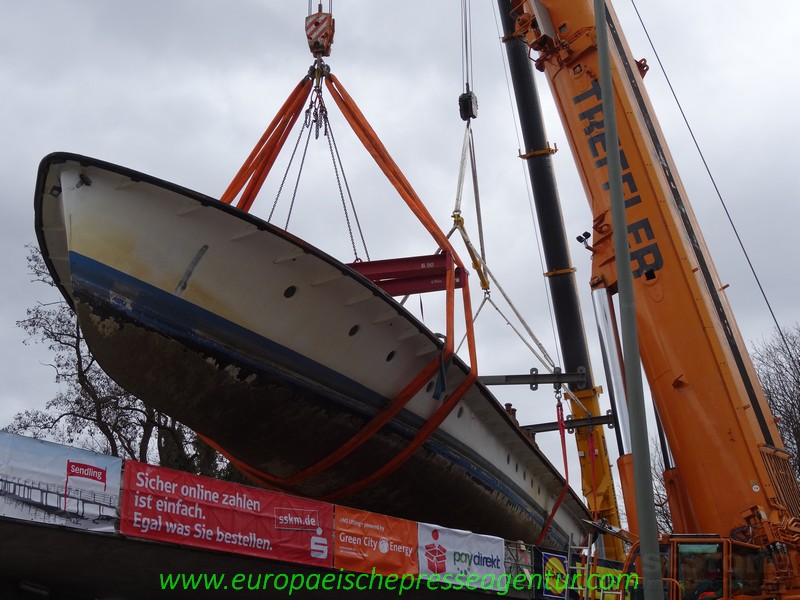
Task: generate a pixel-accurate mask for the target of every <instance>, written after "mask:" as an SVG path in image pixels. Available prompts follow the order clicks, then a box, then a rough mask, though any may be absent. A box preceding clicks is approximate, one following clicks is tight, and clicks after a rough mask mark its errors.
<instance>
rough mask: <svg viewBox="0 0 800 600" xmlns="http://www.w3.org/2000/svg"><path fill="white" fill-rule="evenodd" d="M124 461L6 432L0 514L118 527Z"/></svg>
mask: <svg viewBox="0 0 800 600" xmlns="http://www.w3.org/2000/svg"><path fill="white" fill-rule="evenodd" d="M121 470H122V460H121V459H119V458H114V457H112V456H105V455H103V454H97V453H95V452H89V451H88V450H80V449H78V448H71V447H69V446H62V445H61V444H54V443H52V442H44V441H42V440H35V439H32V438H27V437H23V436H20V435H14V434H11V433H5V432H2V431H0V516H4V517H13V518H15V519H24V520H26V521H35V522H37V523H50V524H54V525H66V526H68V527H76V528H78V529H91V530H93V531H111V532H113V531H115V524H116V522H117V520H118V519H119V490H120V474H121Z"/></svg>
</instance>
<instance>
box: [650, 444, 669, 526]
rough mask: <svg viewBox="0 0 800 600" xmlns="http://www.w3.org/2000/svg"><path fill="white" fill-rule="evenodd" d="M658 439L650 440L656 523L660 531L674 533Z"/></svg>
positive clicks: (662, 458) (662, 457)
mask: <svg viewBox="0 0 800 600" xmlns="http://www.w3.org/2000/svg"><path fill="white" fill-rule="evenodd" d="M659 447H660V446H659V443H658V439H657V438H655V439H653V440H651V442H650V474H651V476H652V478H653V499H654V500H655V501H656V525H658V532H659V533H672V514H671V513H670V512H669V495H668V493H667V487H666V485H665V483H664V455H663V454H662V453H661V450H660V449H659Z"/></svg>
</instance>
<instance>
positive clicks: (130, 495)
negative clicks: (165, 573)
mask: <svg viewBox="0 0 800 600" xmlns="http://www.w3.org/2000/svg"><path fill="white" fill-rule="evenodd" d="M124 470H125V475H124V484H123V491H122V507H121V518H120V533H123V534H125V535H131V536H136V537H144V538H148V539H152V540H161V541H164V542H173V543H178V544H186V545H189V546H198V547H200V548H209V549H212V550H223V551H226V552H233V553H236V554H250V555H253V556H261V557H264V558H270V559H273V560H283V561H287V562H295V563H303V564H309V565H315V566H322V567H330V566H332V565H333V551H332V550H333V546H332V539H331V535H332V531H333V505H332V504H326V503H324V502H317V501H314V500H306V499H304V498H297V497H294V496H287V495H284V494H277V493H274V492H268V491H265V490H260V489H257V488H251V487H246V486H243V485H237V484H233V483H227V482H224V481H217V480H216V479H210V478H208V477H200V476H197V475H191V474H189V473H183V472H181V471H173V470H172V469H165V468H162V467H154V466H151V465H146V464H143V463H138V462H135V461H130V460H126V461H125V466H124Z"/></svg>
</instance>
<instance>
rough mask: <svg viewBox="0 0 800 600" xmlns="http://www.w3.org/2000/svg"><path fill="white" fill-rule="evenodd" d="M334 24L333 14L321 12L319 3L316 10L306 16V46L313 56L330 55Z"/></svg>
mask: <svg viewBox="0 0 800 600" xmlns="http://www.w3.org/2000/svg"><path fill="white" fill-rule="evenodd" d="M334 25H335V22H334V19H333V15H332V14H331V13H326V12H322V5H321V4H320V6H319V11H318V12H316V13H315V14H313V15H308V16H307V17H306V38H307V39H308V48H309V50H311V54H313V55H314V57H315V58H320V57H322V56H330V55H331V45H332V44H333V31H334Z"/></svg>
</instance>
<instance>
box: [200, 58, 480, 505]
mask: <svg viewBox="0 0 800 600" xmlns="http://www.w3.org/2000/svg"><path fill="white" fill-rule="evenodd" d="M325 83H326V87H327V88H328V90H329V91H330V93H331V96H332V97H333V99H334V101H335V102H336V105H337V106H338V107H339V109H340V110H341V111H342V114H343V115H344V117H345V119H346V120H347V122H348V123H349V124H350V126H351V127H352V129H353V131H354V133H355V134H356V136H357V137H358V138H359V140H360V141H361V143H362V144H363V145H364V147H365V148H366V150H367V151H368V152H369V153H370V155H371V156H372V157H373V158H374V160H375V162H376V163H377V164H378V166H379V168H380V169H381V171H383V173H384V175H385V176H386V177H387V178H388V179H389V181H390V182H391V183H392V185H393V186H394V187H395V189H396V190H397V192H398V193H399V194H400V197H401V198H402V199H403V200H404V201H405V203H406V204H407V205H408V207H409V208H410V209H411V211H412V212H413V213H414V215H416V217H417V218H418V219H419V221H420V222H421V223H422V225H423V226H424V227H425V229H426V230H427V231H428V232H429V233H430V235H431V236H432V237H433V239H434V240H435V241H436V243H437V244H438V246H439V248H440V249H441V251H442V252H443V253H444V254H446V255H447V256H449V257H450V259H449V260H447V264H448V268H447V272H446V274H445V280H446V284H445V286H444V287H445V291H446V311H447V312H446V317H447V323H446V329H445V331H446V336H445V346H444V348H443V349H442V353H441V355H437V356H436V357H434V358H433V359H432V360H431V361H430V362H428V363H427V364H426V365H425V366H424V367H423V368H422V369H421V370H420V372H419V373H417V375H416V376H415V377H414V378H413V379H412V380H411V381H410V382H409V383H408V384H407V385H406V386H405V387H404V388H403V389H402V390H401V391H400V392H399V393H398V394H397V396H395V398H393V399H392V401H391V402H390V403H389V405H388V406H386V407H385V408H384V409H383V410H381V411H380V412H378V413H377V414H376V415H375V416H374V417H373V418H372V419H371V420H370V421H369V422H368V423H367V424H366V425H365V426H364V427H363V428H362V429H361V430H360V431H359V432H358V433H356V434H355V435H354V436H352V437H351V438H350V439H349V440H348V441H346V442H345V443H344V444H342V445H341V446H340V447H339V448H337V449H336V450H334V451H333V452H331V453H330V454H328V455H327V456H325V457H323V458H321V459H320V460H318V461H317V462H316V463H314V464H312V465H310V466H308V467H305V468H303V469H301V470H300V471H298V472H296V473H295V474H293V475H290V476H289V477H282V478H281V477H275V476H273V475H270V474H269V473H265V472H263V471H261V470H259V469H258V468H256V467H254V466H252V465H250V464H247V463H245V462H244V461H242V460H241V459H239V458H237V457H235V456H233V455H232V454H231V453H229V452H228V451H227V450H226V449H225V448H223V447H221V446H220V445H219V444H217V443H216V442H215V441H214V440H212V439H209V438H208V437H206V436H200V437H201V438H202V439H204V440H205V441H206V442H207V443H208V444H209V445H210V446H211V447H212V448H214V449H216V450H217V451H219V452H220V453H221V454H223V455H224V456H226V457H227V458H228V460H230V461H231V463H233V464H234V465H235V466H236V467H237V468H239V469H240V470H241V471H242V472H243V473H244V474H245V475H247V476H248V477H250V478H251V479H253V480H255V481H257V482H259V483H261V484H262V485H265V486H267V487H274V486H279V487H283V488H285V487H290V486H292V485H295V484H298V483H300V482H302V481H305V480H307V479H308V478H310V477H313V476H315V475H318V474H320V473H322V472H323V471H325V470H326V469H328V468H330V467H332V466H333V465H335V464H336V463H338V462H339V461H341V460H342V459H344V458H345V457H347V456H349V455H350V454H352V453H353V452H354V451H355V450H357V449H358V448H359V447H360V446H361V445H363V444H364V443H365V442H366V441H367V440H369V439H370V438H371V437H372V436H373V435H375V434H376V433H377V432H378V431H379V430H380V429H381V428H382V427H384V426H385V425H386V424H387V423H388V422H389V421H391V419H392V418H393V417H394V416H395V415H397V414H398V413H399V412H400V410H402V409H403V408H404V407H405V406H406V405H407V404H408V402H409V401H410V400H411V399H412V398H413V397H414V396H415V395H416V394H417V393H418V392H419V391H420V390H421V389H422V388H423V386H424V385H425V384H426V383H427V382H428V381H430V380H431V378H433V377H436V376H437V373H438V372H439V369H440V365H441V364H442V363H443V362H444V363H446V362H448V361H450V359H451V358H452V356H453V353H454V351H453V340H454V336H455V327H454V321H455V317H454V312H455V289H456V271H457V270H458V271H460V272H461V279H462V281H461V282H459V287H462V303H463V307H464V322H465V326H466V333H467V346H468V351H469V361H470V371H469V373H468V374H467V376H466V377H465V379H464V381H462V383H461V384H460V385H459V386H458V388H457V389H456V390H454V391H453V393H452V394H451V395H450V396H449V397H447V398H446V400H445V401H444V402H443V403H442V404H441V405H440V406H439V407H438V408H437V409H436V410H435V411H434V413H433V414H432V415H431V416H430V417H429V418H428V420H427V421H426V423H425V424H424V425H423V426H422V427H421V428H420V429H419V431H418V432H417V433H416V435H415V436H414V437H413V438H412V439H411V440H410V441H409V443H408V444H407V445H406V447H405V448H403V450H401V451H400V452H399V453H397V455H395V457H394V458H392V459H391V460H390V461H388V462H387V463H386V464H384V465H383V466H382V467H381V468H380V469H378V470H377V471H375V472H373V473H372V474H370V475H368V476H366V477H364V478H362V479H360V480H358V481H355V482H353V483H351V484H348V485H347V486H345V487H343V488H341V489H339V490H335V491H333V492H330V493H329V494H327V495H326V497H325V499H327V500H332V499H334V498H341V497H345V496H350V495H352V494H355V493H357V492H358V491H360V490H362V489H364V488H365V487H368V486H369V485H371V484H372V483H374V482H376V481H377V480H378V479H380V478H382V477H385V476H386V475H388V474H389V473H391V472H393V471H394V470H395V469H397V468H398V467H400V466H401V465H402V464H403V463H404V462H405V461H406V460H408V459H409V458H410V457H411V455H412V454H413V453H414V452H415V451H416V450H417V448H419V447H420V446H421V445H422V444H423V443H424V442H425V441H426V440H427V439H428V438H429V437H430V436H431V435H432V434H433V432H434V431H435V430H436V429H437V428H438V427H439V425H441V423H442V422H443V421H444V420H445V419H446V418H447V416H448V415H449V414H450V412H451V411H452V410H453V409H454V408H455V406H456V405H457V404H458V403H459V401H460V400H461V398H462V397H463V396H464V394H465V393H466V391H467V390H468V389H469V388H470V386H471V385H472V384H473V383H474V381H475V380H476V379H477V353H476V350H475V338H474V332H473V327H472V308H471V302H470V294H469V282H468V279H467V277H466V274H467V273H466V270H465V268H464V264H463V263H462V262H461V260H460V259H459V257H458V255H457V254H456V252H455V249H454V248H453V247H452V245H451V244H450V240H449V239H448V238H447V236H446V235H445V234H444V232H443V231H442V230H441V229H440V228H439V226H438V225H437V224H436V222H435V220H434V219H433V217H432V216H431V214H430V213H429V212H428V210H427V208H426V207H425V206H424V204H423V203H422V201H421V200H420V199H419V197H418V196H417V194H416V192H415V191H414V189H413V188H412V187H411V184H410V183H409V182H408V180H407V179H406V177H405V176H404V175H403V173H402V172H401V171H400V168H399V167H398V166H397V164H396V163H395V162H394V160H393V159H392V158H391V156H390V155H389V153H388V151H387V150H386V148H385V147H384V145H383V144H382V143H381V141H380V139H379V138H378V136H377V134H376V133H375V131H374V130H373V129H372V127H371V126H370V125H369V123H368V122H367V120H366V118H365V117H364V115H363V113H362V112H361V111H360V109H359V108H358V106H357V105H356V103H355V102H354V101H353V99H352V97H351V96H350V95H349V94H348V93H347V92H346V91H345V90H344V88H343V86H342V85H341V83H340V82H339V80H338V79H337V78H336V77H334V76H333V75H330V74H328V75H326V76H325ZM313 85H314V84H313V79H312V78H311V77H307V78H305V79H304V80H303V81H301V82H300V83H299V84H298V85H297V86H296V87H295V89H294V90H293V91H292V93H291V94H290V95H289V98H288V99H287V100H286V102H284V104H283V106H282V107H281V108H280V110H279V111H278V114H277V115H276V116H275V118H274V119H273V120H272V122H271V123H270V125H269V127H267V129H266V131H265V132H264V134H263V135H262V137H261V139H260V140H259V141H258V143H257V144H256V146H255V148H253V151H252V152H251V153H250V155H249V156H248V157H247V159H246V160H245V162H244V164H243V165H242V167H241V168H240V169H239V172H238V173H237V174H236V176H235V177H234V178H233V181H231V184H230V185H229V186H228V189H227V190H226V191H225V193H224V194H223V195H222V198H221V200H222V201H223V202H225V203H228V204H231V203H232V202H233V201H234V200H235V199H236V198H237V197H239V196H240V194H241V197H239V201H238V202H237V204H236V206H237V208H239V209H241V210H244V211H249V210H250V207H251V206H252V204H253V201H254V200H255V197H256V195H257V194H258V192H259V190H260V189H261V186H262V185H263V183H264V181H265V179H266V177H267V175H268V174H269V172H270V169H271V168H272V166H273V165H274V163H275V160H276V158H277V156H278V154H279V153H280V151H281V149H282V147H283V145H284V143H285V142H286V139H287V137H288V135H289V132H290V131H291V129H292V127H293V126H294V125H295V123H296V122H297V119H298V118H299V116H300V114H301V112H302V111H303V107H304V105H305V102H306V100H307V99H308V97H309V95H310V94H311V91H312V88H313Z"/></svg>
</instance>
